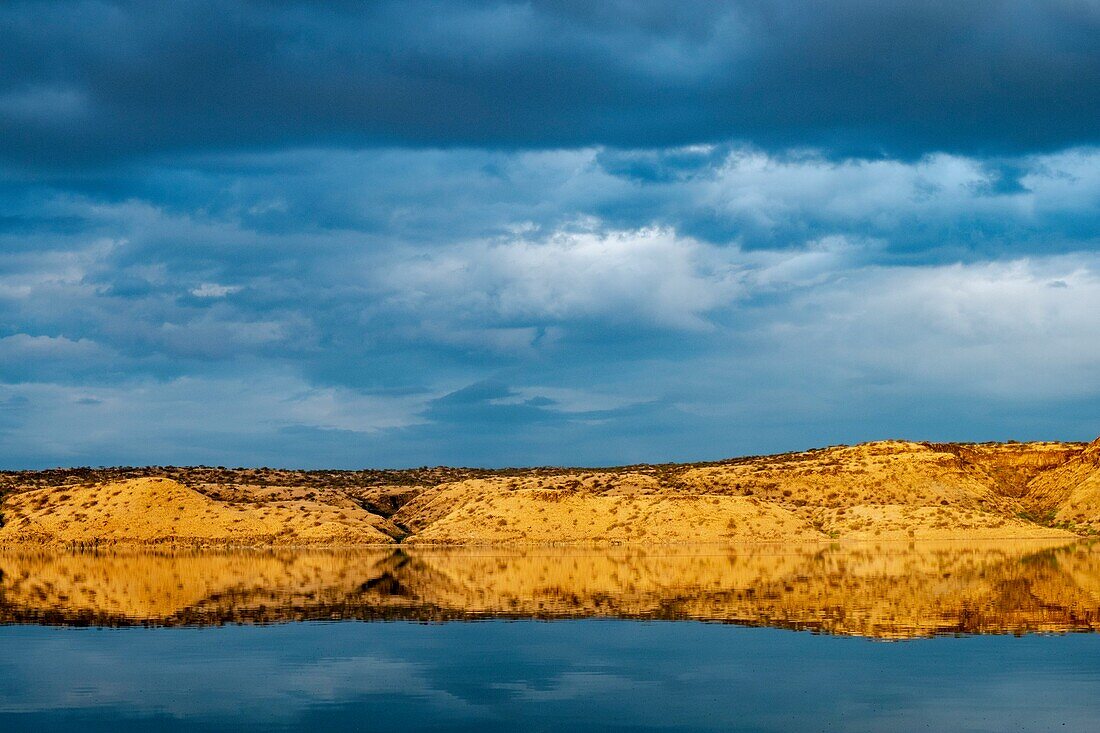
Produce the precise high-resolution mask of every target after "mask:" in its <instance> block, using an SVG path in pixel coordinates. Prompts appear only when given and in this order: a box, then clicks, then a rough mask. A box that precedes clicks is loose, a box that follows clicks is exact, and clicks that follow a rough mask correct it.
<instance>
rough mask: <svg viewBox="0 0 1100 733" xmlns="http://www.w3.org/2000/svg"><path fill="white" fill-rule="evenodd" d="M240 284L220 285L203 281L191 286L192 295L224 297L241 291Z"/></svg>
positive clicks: (197, 296) (198, 296)
mask: <svg viewBox="0 0 1100 733" xmlns="http://www.w3.org/2000/svg"><path fill="white" fill-rule="evenodd" d="M240 289H241V288H240V286H239V285H218V284H217V283H202V284H201V285H198V286H197V287H194V288H191V291H190V292H191V295H194V296H195V297H196V298H224V297H225V296H227V295H232V294H233V293H236V292H240Z"/></svg>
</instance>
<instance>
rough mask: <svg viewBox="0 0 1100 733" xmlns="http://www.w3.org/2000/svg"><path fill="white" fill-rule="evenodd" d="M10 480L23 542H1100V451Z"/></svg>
mask: <svg viewBox="0 0 1100 733" xmlns="http://www.w3.org/2000/svg"><path fill="white" fill-rule="evenodd" d="M157 471H161V472H162V473H164V474H165V475H164V476H160V477H156V476H153V475H152V474H155V473H156V472H157ZM0 486H3V487H4V489H5V491H6V492H7V495H6V497H5V499H4V502H3V505H2V507H0V512H2V516H3V524H4V526H3V527H2V528H0V543H6V544H13V543H15V544H17V543H26V542H47V543H97V542H98V543H120V542H131V543H147V542H175V543H190V544H370V543H376V542H391V541H393V539H406V538H407V541H408V542H410V543H413V544H432V543H438V544H542V543H606V544H618V543H637V544H655V543H663V544H670V543H687V542H737V541H778V540H813V539H906V538H913V539H935V538H952V537H954V538H972V539H973V538H1035V537H1055V538H1057V537H1069V536H1072V534H1074V533H1077V534H1090V533H1098V532H1100V441H1097V442H1096V443H1093V444H1091V445H1089V446H1086V445H1085V444H1073V443H1005V444H928V443H913V442H904V441H880V442H876V443H867V444H863V445H858V446H851V447H849V446H837V447H832V448H824V449H819V450H813V451H805V452H801V453H787V454H782V455H776V456H757V457H748V458H739V459H734V460H730V461H721V462H714V463H706V464H686V465H657V466H627V467H621V468H614V469H600V470H586V469H562V468H542V469H507V470H498V471H483V470H474V469H446V468H423V469H414V470H410V471H360V472H348V471H342V472H341V471H313V472H304V471H276V470H271V469H221V468H218V469H211V468H196V469H177V468H169V469H157V468H146V469H96V470H92V469H72V470H67V471H61V470H58V471H48V472H38V473H33V472H17V473H11V472H9V473H3V474H0Z"/></svg>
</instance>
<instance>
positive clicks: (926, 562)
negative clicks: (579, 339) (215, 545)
mask: <svg viewBox="0 0 1100 733" xmlns="http://www.w3.org/2000/svg"><path fill="white" fill-rule="evenodd" d="M0 572H2V573H3V575H2V581H0V622H7V623H46V624H67V625H104V626H116V625H132V624H148V625H169V626H172V625H214V624H224V623H236V622H265V623H266V622H280V621H296V620H318V619H323V620H328V619H333V620H336V619H365V620H374V619H409V620H429V621H443V620H457V619H482V618H494V617H499V618H539V619H556V618H587V617H614V618H636V619H698V620H707V621H722V622H730V623H737V624H744V625H752V626H776V627H784V628H797V629H813V630H818V631H822V632H827V633H834V634H852V635H863V636H870V637H880V638H904V637H913V636H928V635H934V634H952V633H1027V632H1035V631H1043V632H1060V631H1077V630H1088V631H1095V630H1100V547H1096V548H1094V547H1093V546H1090V545H1087V544H1072V545H1058V544H1057V543H1054V544H1052V543H1037V542H1026V543H1025V542H1020V543H1003V542H1002V543H979V544H965V543H962V544H961V543H914V544H909V545H905V544H901V545H899V544H890V543H884V544H860V545H842V546H838V545H831V546H815V545H794V546H779V545H749V546H733V547H722V548H715V547H668V548H648V549H640V548H610V549H601V550H594V549H552V548H539V549H459V550H426V549H415V550H414V549H411V548H406V549H398V550H392V549H386V550H381V549H379V550H361V551H290V550H287V551H283V550H280V551H270V552H266V551H265V552H260V551H251V552H243V551H242V552H220V553H211V552H205V553H180V554H165V553H138V552H132V553H119V554H102V553H89V554H80V553H43V552H35V553H6V554H2V555H0Z"/></svg>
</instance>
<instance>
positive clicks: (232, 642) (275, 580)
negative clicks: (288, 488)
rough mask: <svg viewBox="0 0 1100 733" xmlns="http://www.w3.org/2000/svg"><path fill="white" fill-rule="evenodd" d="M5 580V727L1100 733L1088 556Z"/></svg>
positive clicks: (905, 551) (161, 559)
mask: <svg viewBox="0 0 1100 733" xmlns="http://www.w3.org/2000/svg"><path fill="white" fill-rule="evenodd" d="M0 572H3V577H2V579H0V618H2V619H3V620H4V621H6V624H7V625H4V626H2V627H0V730H4V731H21V730H36V731H42V730H76V729H79V730H235V731H239V730H378V731H393V730H402V731H421V730H425V731H427V730H432V731H495V730H501V731H503V730H525V731H542V730H545V731H563V730H613V731H620V730H675V731H711V730H714V731H718V730H722V731H730V730H733V731H741V730H744V731H815V730H845V731H910V730H913V731H918V730H934V731H956V730H957V731H998V732H1000V731H1049V730H1068V731H1096V730H1100V635H1097V634H1095V633H1092V632H1093V631H1094V630H1096V629H1100V613H1098V612H1100V548H1097V549H1094V548H1092V547H1089V546H1084V545H1078V546H1065V547H1058V546H1052V545H1042V544H1035V543H1031V544H1026V545H1020V544H1014V545H1005V544H987V545H976V546H975V545H958V544H955V545H952V544H941V545H933V544H917V545H913V546H891V545H882V546H873V545H868V546H861V547H835V546H834V547H809V546H800V547H789V548H782V547H774V546H771V547H768V546H757V547H742V548H725V549H720V550H719V549H713V548H710V549H708V548H679V549H675V550H673V549H666V550H650V551H644V552H643V551H638V550H624V549H613V550H606V551H594V550H589V551H564V550H563V551H551V550H541V551H519V550H516V551H472V550H467V551H456V552H414V551H412V550H406V551H402V552H393V551H365V552H346V553H339V552H328V553H324V552H318V553H308V552H271V553H259V552H255V553H185V554H153V555H149V554H113V555H88V554H68V553H61V554H40V553H29V554H28V553H16V554H0ZM318 619H337V620H330V621H320V620H318ZM714 622H721V623H714ZM1069 632H1077V633H1069Z"/></svg>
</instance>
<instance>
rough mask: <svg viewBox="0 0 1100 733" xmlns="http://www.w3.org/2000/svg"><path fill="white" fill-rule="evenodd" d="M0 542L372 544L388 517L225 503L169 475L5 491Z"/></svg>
mask: <svg viewBox="0 0 1100 733" xmlns="http://www.w3.org/2000/svg"><path fill="white" fill-rule="evenodd" d="M3 512H4V526H3V527H2V528H0V542H3V543H13V542H14V543H27V542H45V543H52V542H70V543H158V542H164V543H189V544H219V543H229V544H372V543H386V544H388V543H391V542H393V539H392V538H391V537H390V536H389V535H388V534H386V532H385V531H383V530H384V528H385V526H386V525H388V524H389V523H388V522H387V521H386V520H385V519H384V518H382V517H379V516H377V515H375V514H371V513H370V512H367V511H365V510H363V509H361V508H359V507H337V506H332V505H328V504H321V503H318V502H315V501H309V500H297V501H281V502H269V503H266V504H260V505H258V506H256V505H242V504H228V503H225V502H221V501H217V500H214V499H211V498H210V497H208V496H205V495H203V494H201V493H199V492H197V491H195V490H194V489H190V488H188V487H186V486H182V485H180V484H179V483H176V482H175V481H171V480H168V479H157V478H143V479H133V480H129V481H120V482H113V483H106V484H99V485H92V486H67V487H59V488H48V489H39V490H36V491H28V492H24V493H19V494H13V495H11V496H9V497H8V498H7V500H6V501H5V502H4V505H3Z"/></svg>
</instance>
